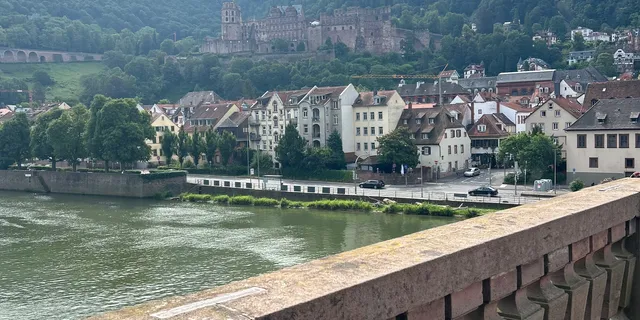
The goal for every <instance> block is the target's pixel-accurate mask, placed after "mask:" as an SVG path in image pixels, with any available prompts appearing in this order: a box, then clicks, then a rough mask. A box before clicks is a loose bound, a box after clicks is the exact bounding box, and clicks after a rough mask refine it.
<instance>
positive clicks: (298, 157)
mask: <svg viewBox="0 0 640 320" xmlns="http://www.w3.org/2000/svg"><path fill="white" fill-rule="evenodd" d="M306 145H307V142H306V141H305V140H304V138H303V137H301V136H300V133H298V129H296V126H295V125H294V124H293V123H289V124H288V125H287V127H286V128H285V129H284V135H282V138H280V141H279V142H278V145H277V146H276V149H275V151H276V158H277V159H278V162H280V165H281V166H282V168H298V167H299V166H300V165H301V164H302V160H303V159H304V150H305V148H306Z"/></svg>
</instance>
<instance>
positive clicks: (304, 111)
mask: <svg viewBox="0 0 640 320" xmlns="http://www.w3.org/2000/svg"><path fill="white" fill-rule="evenodd" d="M357 115H358V114H357V113H356V116H357ZM302 117H303V118H305V119H306V118H308V117H309V110H307V108H304V109H302Z"/></svg>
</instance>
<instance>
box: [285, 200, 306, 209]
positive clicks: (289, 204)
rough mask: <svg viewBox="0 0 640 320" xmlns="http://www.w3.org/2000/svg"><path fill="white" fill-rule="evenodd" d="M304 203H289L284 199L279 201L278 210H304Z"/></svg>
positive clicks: (289, 201)
mask: <svg viewBox="0 0 640 320" xmlns="http://www.w3.org/2000/svg"><path fill="white" fill-rule="evenodd" d="M304 207H305V205H304V203H302V202H300V201H291V200H288V199H285V198H282V199H281V200H280V208H283V209H284V208H304Z"/></svg>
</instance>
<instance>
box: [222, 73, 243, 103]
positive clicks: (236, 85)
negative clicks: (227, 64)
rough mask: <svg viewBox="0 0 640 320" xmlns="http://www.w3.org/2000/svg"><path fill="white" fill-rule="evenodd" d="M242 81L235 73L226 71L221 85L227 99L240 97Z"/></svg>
mask: <svg viewBox="0 0 640 320" xmlns="http://www.w3.org/2000/svg"><path fill="white" fill-rule="evenodd" d="M243 84H244V81H243V80H242V76H241V75H239V74H237V73H227V74H225V75H224V76H223V77H222V87H223V91H224V93H225V97H227V99H239V98H241V97H242V88H243Z"/></svg>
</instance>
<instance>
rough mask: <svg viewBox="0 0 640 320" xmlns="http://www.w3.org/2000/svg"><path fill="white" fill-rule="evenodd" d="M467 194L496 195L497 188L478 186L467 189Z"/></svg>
mask: <svg viewBox="0 0 640 320" xmlns="http://www.w3.org/2000/svg"><path fill="white" fill-rule="evenodd" d="M469 195H470V196H485V197H487V196H488V197H495V196H497V195H498V190H497V189H495V188H493V187H480V188H476V189H473V190H471V191H469Z"/></svg>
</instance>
